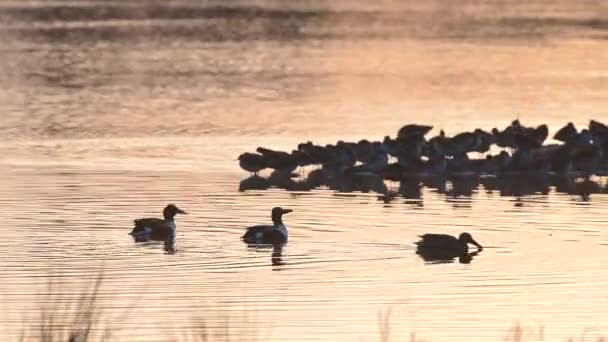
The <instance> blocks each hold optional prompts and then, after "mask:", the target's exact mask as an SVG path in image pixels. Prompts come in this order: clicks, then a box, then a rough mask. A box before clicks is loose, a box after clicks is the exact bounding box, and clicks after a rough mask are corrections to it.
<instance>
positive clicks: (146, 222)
mask: <svg viewBox="0 0 608 342" xmlns="http://www.w3.org/2000/svg"><path fill="white" fill-rule="evenodd" d="M177 214H186V212H185V211H183V210H181V209H180V208H178V207H176V206H175V204H169V205H167V206H166V207H165V209H164V210H163V217H164V219H159V218H141V219H137V220H134V221H133V222H134V223H135V227H133V230H131V232H130V233H129V235H132V236H133V238H134V239H136V240H137V241H147V240H158V241H167V240H173V239H175V229H176V226H175V219H174V218H175V215H177Z"/></svg>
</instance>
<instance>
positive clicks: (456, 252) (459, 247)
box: [416, 233, 483, 260]
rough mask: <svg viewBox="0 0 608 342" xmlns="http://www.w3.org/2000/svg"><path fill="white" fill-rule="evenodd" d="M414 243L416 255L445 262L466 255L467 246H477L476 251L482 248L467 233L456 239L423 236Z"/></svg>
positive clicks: (445, 235)
mask: <svg viewBox="0 0 608 342" xmlns="http://www.w3.org/2000/svg"><path fill="white" fill-rule="evenodd" d="M420 238H421V240H420V241H418V242H416V245H417V251H416V253H417V254H419V255H421V256H422V257H423V258H424V259H425V260H433V259H435V260H447V259H453V258H458V257H462V256H465V255H467V254H468V252H469V247H468V244H469V243H470V244H473V245H475V246H477V249H478V251H481V250H482V249H483V247H482V246H481V245H480V244H479V243H477V241H475V240H474V239H473V237H472V236H471V234H469V233H462V234H460V236H459V237H458V238H456V237H454V236H451V235H447V234H424V235H421V236H420Z"/></svg>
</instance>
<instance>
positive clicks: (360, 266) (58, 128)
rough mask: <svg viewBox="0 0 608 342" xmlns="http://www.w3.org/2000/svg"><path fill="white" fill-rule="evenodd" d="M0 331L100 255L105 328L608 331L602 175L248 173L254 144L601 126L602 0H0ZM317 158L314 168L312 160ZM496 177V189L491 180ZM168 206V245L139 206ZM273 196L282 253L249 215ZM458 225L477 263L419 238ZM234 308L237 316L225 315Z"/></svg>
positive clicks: (307, 332)
mask: <svg viewBox="0 0 608 342" xmlns="http://www.w3.org/2000/svg"><path fill="white" fill-rule="evenodd" d="M0 38H1V39H2V44H1V46H0V82H1V83H2V87H1V88H0V117H1V119H0V171H1V174H2V177H0V184H1V186H0V205H1V208H2V210H1V211H0V220H1V221H2V222H3V228H2V229H1V230H0V249H1V250H2V251H3V254H4V255H3V257H2V258H0V270H1V272H0V303H1V307H2V310H0V335H2V336H6V337H7V338H4V339H6V340H8V339H9V338H13V337H11V336H13V335H18V334H19V333H20V331H21V330H22V329H24V327H26V328H27V327H29V326H36V324H37V319H39V317H40V316H39V312H40V305H41V303H44V302H45V298H47V297H45V296H44V293H45V292H47V291H48V287H47V285H48V284H49V282H51V283H53V282H57V283H59V284H60V286H57V287H56V288H55V290H54V291H57V292H59V293H60V294H62V295H63V296H65V298H67V299H66V300H68V301H75V300H76V298H75V296H76V295H77V294H78V293H80V292H79V291H82V289H83V288H88V287H90V286H91V284H92V282H93V281H94V279H96V277H97V276H98V275H99V274H100V272H102V271H101V270H103V283H102V285H101V289H100V297H99V303H98V308H99V310H100V311H101V316H102V317H103V318H102V320H103V321H104V322H105V323H104V324H105V325H107V326H110V327H111V328H112V330H115V335H116V337H117V340H126V341H167V340H176V339H179V338H180V337H181V336H183V335H184V334H187V333H189V332H191V331H194V330H195V329H196V328H197V327H199V328H200V326H201V322H205V324H206V325H207V327H209V329H211V330H213V331H216V330H217V331H220V332H225V331H226V330H225V327H226V326H227V325H229V326H230V329H229V333H230V334H231V335H234V336H233V340H242V339H245V338H246V339H259V340H269V341H286V340H302V341H312V340H318V339H323V340H328V341H347V340H361V341H378V340H380V334H379V330H380V329H379V322H378V314H379V313H382V314H386V313H388V312H390V320H389V321H390V327H391V329H390V336H391V338H390V339H391V340H395V341H398V340H407V339H409V338H410V334H412V333H415V334H416V336H418V337H420V338H422V339H424V340H427V341H496V340H502V339H503V337H504V336H505V335H507V333H508V330H509V329H510V328H511V327H513V326H514V325H515V324H517V323H521V324H522V325H524V326H527V327H530V329H534V330H535V331H536V330H538V329H539V328H541V327H544V336H545V337H546V338H547V339H553V338H555V339H561V340H563V339H564V338H567V337H578V336H581V334H587V336H592V337H593V336H597V335H602V333H605V332H606V331H607V329H608V325H607V323H606V319H605V317H607V315H608V302H607V297H606V292H607V290H608V274H607V273H606V270H605V265H606V264H607V263H608V232H607V231H606V215H607V214H608V195H607V193H608V181H607V180H606V178H605V177H593V178H591V179H576V178H573V179H566V180H563V181H562V183H559V184H558V183H555V182H554V181H553V180H547V179H540V180H538V179H533V180H525V181H524V180H522V181H521V183H520V182H519V181H518V180H515V181H514V183H513V184H511V187H509V188H508V189H507V190H505V189H504V188H502V189H501V188H500V187H493V186H492V184H489V183H488V182H487V181H484V180H480V179H474V180H462V182H460V181H458V180H452V181H450V182H449V185H447V186H446V188H445V189H444V190H438V188H437V187H433V186H427V185H425V184H418V183H416V184H406V185H405V186H403V187H400V184H397V183H387V184H385V186H386V189H387V191H391V192H394V193H396V196H395V197H394V198H391V199H390V200H387V198H386V197H383V196H382V194H379V193H376V192H374V191H370V192H361V191H352V192H338V191H334V190H329V189H327V188H319V189H315V190H313V191H287V190H284V189H278V188H272V189H269V190H264V191H255V190H254V191H239V186H240V184H241V181H242V180H244V179H246V178H247V177H249V176H250V175H249V174H248V173H247V172H245V171H243V170H241V169H240V168H239V166H238V162H237V161H236V158H237V156H238V155H239V154H240V153H242V152H245V151H253V150H255V148H256V147H258V146H266V147H270V148H273V149H279V150H291V149H293V148H295V146H296V145H297V144H298V143H300V142H304V141H309V140H311V141H314V142H315V143H322V144H325V143H335V142H336V141H337V140H338V139H344V140H352V141H356V140H358V139H361V138H367V139H370V140H379V139H382V137H384V136H385V135H391V136H395V135H396V133H397V130H398V129H399V127H401V126H402V125H404V124H406V123H425V124H430V125H433V126H434V127H435V129H434V130H433V131H432V132H431V134H437V133H438V131H439V129H444V130H445V131H446V133H447V134H455V133H458V132H461V131H464V130H472V129H474V128H483V129H486V130H489V129H491V128H493V127H499V128H504V127H505V126H507V125H508V124H509V123H510V122H511V120H513V119H515V118H519V119H520V120H521V121H522V123H524V124H526V125H538V124H541V123H546V124H547V125H548V126H549V128H550V134H552V133H554V132H555V131H556V129H558V128H559V127H561V126H562V125H563V124H565V123H566V122H568V121H572V122H574V123H575V124H576V125H577V126H579V127H583V126H586V125H587V123H588V121H589V119H596V120H600V121H604V122H605V123H606V121H608V94H607V93H606V90H607V89H608V6H607V4H605V3H603V2H599V1H576V2H574V1H565V0H563V1H541V0H534V1H514V0H512V1H506V0H505V1H491V2H478V1H459V2H454V3H452V2H446V1H439V0H433V1H389V0H381V1H374V2H373V3H371V2H368V1H358V0H348V1H339V2H337V4H336V3H334V2H330V1H321V0H317V1H315V0H313V1H305V2H297V3H296V2H293V3H292V2H287V1H285V2H283V1H229V2H225V1H203V2H201V1H172V2H157V1H29V2H27V3H25V2H20V1H1V2H0ZM311 170H312V169H307V170H303V171H301V172H303V173H305V172H309V171H311ZM490 183H491V182H490ZM167 203H176V204H177V205H179V206H180V207H182V208H183V209H185V210H187V211H188V212H189V215H186V216H179V217H178V218H177V238H176V244H175V253H174V254H167V253H166V252H165V251H164V249H163V244H162V243H160V244H156V243H150V244H136V243H134V242H133V240H131V239H130V237H129V236H128V235H127V233H128V232H129V231H130V229H131V227H132V220H133V219H135V218H139V217H144V216H153V217H154V216H157V217H158V216H160V215H161V211H162V208H163V207H164V206H165V205H166V204H167ZM274 206H283V207H286V208H290V209H293V210H294V212H293V213H291V214H289V215H288V216H286V217H285V223H286V224H287V226H288V227H289V232H290V233H289V234H290V237H289V244H288V245H287V246H286V247H285V250H284V253H283V260H282V261H283V263H282V264H281V265H274V266H273V265H272V264H271V258H270V253H271V252H270V251H268V250H255V249H248V248H247V247H246V246H244V245H243V243H242V242H241V241H240V239H239V238H240V236H241V235H242V234H243V232H244V229H245V227H247V226H249V225H253V224H264V223H270V209H271V208H272V207H274ZM462 231H468V232H470V233H472V234H473V236H474V237H475V238H476V239H477V240H478V241H479V242H481V243H482V244H483V245H484V247H486V248H485V249H484V251H483V252H482V253H480V254H479V255H477V256H476V257H475V258H473V260H471V261H470V263H467V264H463V263H459V262H458V261H457V260H456V261H455V262H453V263H441V264H434V263H425V262H424V261H423V260H422V259H421V258H420V257H418V256H417V255H416V254H415V245H414V244H413V242H415V241H416V240H417V236H418V235H420V234H424V233H429V232H433V233H448V234H454V235H457V234H459V233H460V232H462ZM227 322H229V323H227Z"/></svg>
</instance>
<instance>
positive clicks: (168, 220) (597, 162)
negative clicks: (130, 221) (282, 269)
mask: <svg viewBox="0 0 608 342" xmlns="http://www.w3.org/2000/svg"><path fill="white" fill-rule="evenodd" d="M431 129H432V126H423V125H406V126H403V127H402V128H401V129H400V130H399V132H398V133H397V137H396V138H390V137H388V136H387V137H385V138H384V140H383V141H382V142H380V141H376V142H371V141H368V140H361V141H359V142H356V143H354V142H344V141H338V142H337V143H336V144H335V145H326V146H319V145H314V144H313V143H311V142H307V143H302V144H300V145H298V147H297V149H296V150H294V151H292V152H291V153H287V152H281V151H274V150H271V149H267V148H263V147H259V148H258V149H257V152H258V153H243V154H241V155H240V156H239V158H238V160H239V165H240V166H241V168H243V169H244V170H246V171H249V172H252V173H254V174H255V175H254V177H258V176H257V173H258V172H260V171H262V170H264V169H266V168H270V169H273V174H272V175H271V177H275V179H291V178H293V177H296V176H298V175H297V174H294V171H295V170H296V169H297V168H298V167H306V166H309V165H320V166H321V168H320V169H317V170H315V171H313V172H316V174H317V176H315V177H314V178H312V180H311V177H310V176H309V177H308V182H310V183H311V184H307V185H306V186H319V185H320V184H327V183H328V182H330V181H331V180H332V179H339V178H344V177H357V176H360V177H370V176H372V177H378V178H381V179H382V180H392V181H407V180H408V179H411V178H415V179H419V178H424V177H429V176H431V177H436V176H445V175H455V174H456V175H457V174H473V175H489V176H497V177H502V176H504V175H509V174H516V175H522V174H527V173H532V174H537V173H550V174H558V175H571V174H575V175H583V176H590V175H597V174H605V173H606V172H607V171H608V126H606V125H604V124H602V123H600V122H598V121H594V120H591V121H590V123H589V127H588V128H585V129H582V130H580V131H579V130H577V129H576V127H575V126H574V125H573V124H572V123H568V124H567V125H566V126H564V127H563V128H561V129H560V130H558V131H557V132H556V133H555V135H554V136H553V139H554V140H556V141H559V142H561V143H559V144H558V143H555V144H548V145H544V142H545V140H546V139H547V137H548V128H547V126H546V125H540V126H538V127H525V126H523V125H522V124H521V123H520V122H519V121H518V120H515V121H513V122H512V123H511V125H509V126H508V127H506V128H505V129H504V130H502V131H501V130H498V129H496V128H495V129H493V130H492V131H491V132H486V131H483V130H481V129H476V130H474V131H473V132H465V133H460V134H458V135H456V136H453V137H447V136H446V135H445V133H444V132H443V131H441V132H440V134H439V135H438V136H435V137H433V138H431V139H429V140H427V139H426V138H425V136H426V134H427V133H428V132H429V131H430V130H431ZM492 145H497V146H498V147H502V148H505V149H504V150H502V151H500V152H499V153H498V154H494V155H493V154H487V155H486V156H485V157H482V158H475V159H474V158H470V157H469V153H472V152H474V153H477V155H482V154H483V153H487V152H489V151H490V149H491V147H492ZM391 159H393V161H392V162H391ZM313 172H311V174H312V173H313ZM315 179H316V180H315ZM294 190H296V189H294ZM290 212H292V210H290V209H284V208H281V207H275V208H273V209H272V213H271V219H272V224H271V225H257V226H252V227H249V228H247V229H246V231H245V234H244V235H243V236H242V237H241V239H242V240H243V242H245V243H246V244H247V245H248V246H250V247H256V248H257V247H265V246H270V247H272V248H273V253H272V262H273V264H279V263H281V253H282V249H283V246H284V245H285V244H287V240H288V239H287V237H288V234H287V226H286V225H285V224H284V223H283V215H285V214H288V213H290ZM177 214H186V212H185V211H183V210H181V209H179V208H178V207H176V206H175V205H173V204H169V205H168V206H167V207H165V209H164V210H163V218H162V219H159V218H143V219H138V220H135V221H134V222H135V227H134V228H133V229H132V231H131V233H130V235H132V236H133V238H134V239H135V241H138V242H143V241H150V240H159V241H164V242H165V246H170V247H169V249H166V250H167V251H168V252H172V251H173V249H172V248H173V247H172V246H173V242H174V240H175V234H176V225H175V216H176V215H177ZM469 244H471V245H474V246H476V250H475V251H474V252H470V251H469V248H468V246H469ZM416 245H417V251H416V252H417V254H419V255H420V256H421V257H422V258H423V259H424V260H426V261H451V260H452V259H454V258H458V259H459V261H460V262H463V263H466V262H470V260H471V259H472V257H473V256H474V255H476V254H477V253H479V252H480V251H481V250H482V249H483V247H482V246H481V245H480V244H479V243H478V242H477V241H475V240H474V239H473V237H472V236H471V234H469V233H466V232H465V233H462V234H460V236H459V237H454V236H450V235H446V234H424V235H422V236H421V240H420V241H418V242H417V243H416Z"/></svg>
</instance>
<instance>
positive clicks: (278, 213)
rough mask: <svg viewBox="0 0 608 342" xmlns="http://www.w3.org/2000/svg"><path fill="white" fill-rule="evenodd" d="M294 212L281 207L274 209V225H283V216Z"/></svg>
mask: <svg viewBox="0 0 608 342" xmlns="http://www.w3.org/2000/svg"><path fill="white" fill-rule="evenodd" d="M292 211H293V210H291V209H283V208H281V207H274V208H272V223H274V224H275V225H279V224H283V214H289V213H290V212H292Z"/></svg>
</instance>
